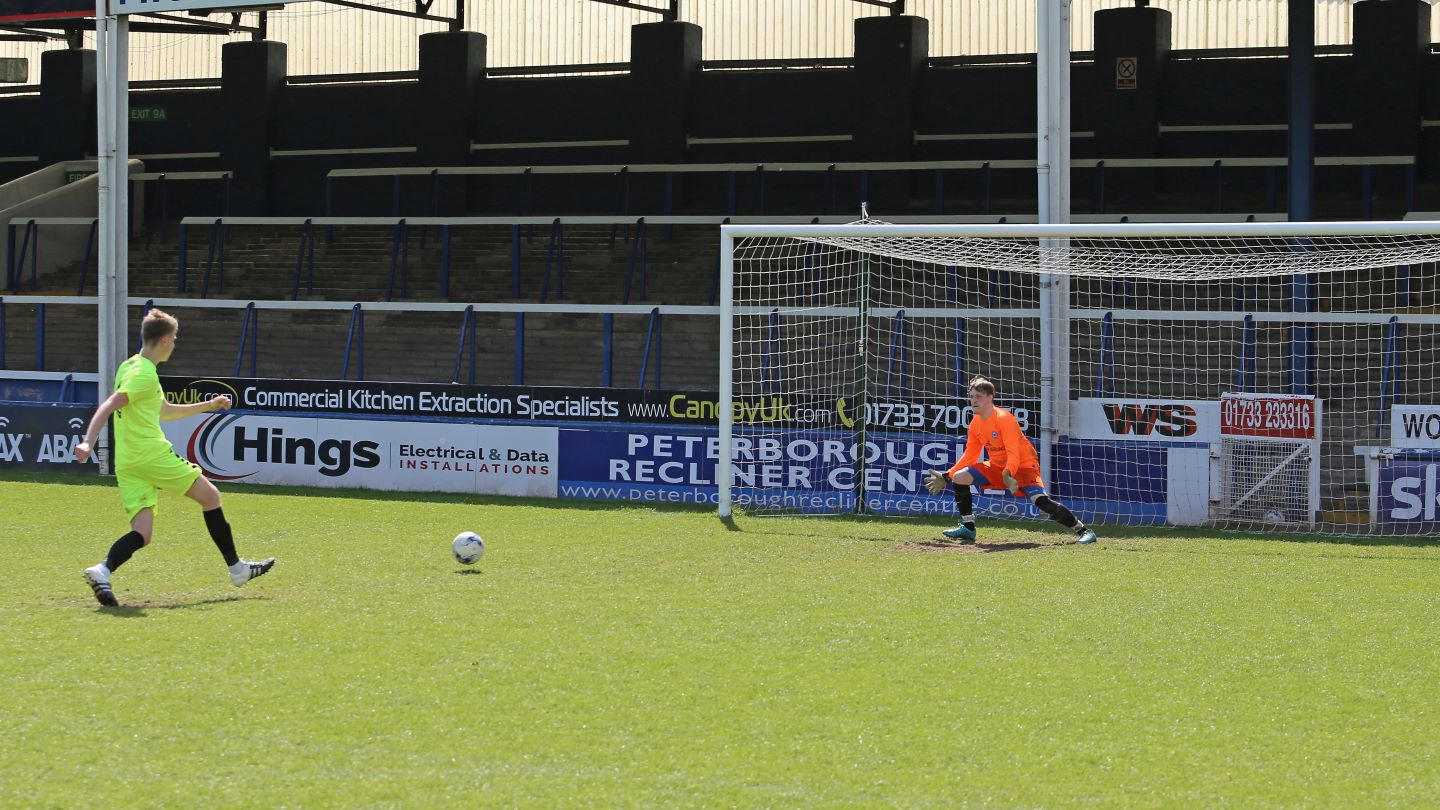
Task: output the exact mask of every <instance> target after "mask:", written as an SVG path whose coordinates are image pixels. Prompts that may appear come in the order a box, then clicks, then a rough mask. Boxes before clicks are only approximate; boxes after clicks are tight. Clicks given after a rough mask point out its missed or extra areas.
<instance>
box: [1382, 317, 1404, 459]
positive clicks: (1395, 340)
mask: <svg viewBox="0 0 1440 810" xmlns="http://www.w3.org/2000/svg"><path fill="white" fill-rule="evenodd" d="M1404 328H1405V327H1403V326H1401V324H1400V321H1399V319H1398V318H1396V317H1394V316H1393V315H1392V316H1391V317H1390V321H1389V323H1388V324H1386V326H1385V355H1384V359H1383V361H1382V363H1381V365H1380V410H1379V411H1378V412H1377V413H1376V414H1375V435H1376V436H1384V435H1385V423H1386V421H1387V420H1388V419H1389V418H1390V408H1391V406H1393V405H1394V404H1395V392H1396V390H1397V389H1398V388H1399V387H1400V372H1401V369H1402V365H1401V363H1400V362H1398V358H1399V355H1400V352H1401V347H1400V341H1401V339H1402V337H1403V334H1404Z"/></svg>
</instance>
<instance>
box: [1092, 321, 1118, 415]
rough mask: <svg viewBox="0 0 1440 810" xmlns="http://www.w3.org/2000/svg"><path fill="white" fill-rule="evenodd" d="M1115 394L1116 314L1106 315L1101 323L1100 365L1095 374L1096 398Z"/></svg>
mask: <svg viewBox="0 0 1440 810" xmlns="http://www.w3.org/2000/svg"><path fill="white" fill-rule="evenodd" d="M1114 393H1115V313H1114V312H1107V313H1105V319H1104V320H1102V321H1101V322H1100V363H1099V368H1098V369H1096V372H1095V396H1097V397H1104V396H1111V395H1113V394H1114Z"/></svg>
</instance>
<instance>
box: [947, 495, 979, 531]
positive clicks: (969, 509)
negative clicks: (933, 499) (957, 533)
mask: <svg viewBox="0 0 1440 810" xmlns="http://www.w3.org/2000/svg"><path fill="white" fill-rule="evenodd" d="M950 489H952V490H954V492H955V511H957V512H959V513H960V523H961V524H962V525H964V526H965V528H967V529H969V530H970V531H972V532H973V531H975V508H974V506H973V505H972V504H971V502H970V487H969V486H968V485H962V484H951V485H950Z"/></svg>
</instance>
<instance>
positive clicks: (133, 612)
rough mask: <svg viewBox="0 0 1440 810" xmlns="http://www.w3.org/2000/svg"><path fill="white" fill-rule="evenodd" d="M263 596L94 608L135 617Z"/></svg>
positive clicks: (153, 601) (146, 601) (136, 602)
mask: <svg viewBox="0 0 1440 810" xmlns="http://www.w3.org/2000/svg"><path fill="white" fill-rule="evenodd" d="M265 598H266V597H264V596H248V597H247V596H238V595H237V596H215V597H210V598H208V599H180V600H175V601H166V600H163V599H136V600H133V601H129V602H125V603H122V604H120V605H119V606H117V607H105V606H103V605H97V606H96V608H95V609H96V610H97V611H98V612H100V613H104V614H106V615H108V616H116V617H119V618H122V619H137V618H143V617H144V616H145V611H147V610H185V609H188V608H203V607H209V606H210V605H223V604H228V603H231V602H252V601H255V600H257V599H258V600H262V601H263V600H264V599H265Z"/></svg>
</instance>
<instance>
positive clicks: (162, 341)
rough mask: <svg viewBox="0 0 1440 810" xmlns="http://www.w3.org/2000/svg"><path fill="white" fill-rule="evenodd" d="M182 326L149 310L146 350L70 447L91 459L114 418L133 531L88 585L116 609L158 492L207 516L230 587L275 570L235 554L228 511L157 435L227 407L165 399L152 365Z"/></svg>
mask: <svg viewBox="0 0 1440 810" xmlns="http://www.w3.org/2000/svg"><path fill="white" fill-rule="evenodd" d="M179 334H180V324H179V322H178V321H176V320H175V318H174V316H172V315H169V314H167V313H165V312H161V311H160V310H158V309H152V310H150V312H149V313H147V314H146V315H145V319H144V320H143V321H142V322H141V324H140V337H141V339H142V340H143V341H144V347H143V348H142V349H141V350H140V353H139V354H136V355H134V356H132V357H130V358H129V359H128V360H126V361H125V362H123V363H121V364H120V367H119V368H118V369H116V370H115V393H113V394H111V395H110V396H109V397H108V398H107V399H106V400H105V401H104V402H101V403H100V407H98V408H96V409H95V415H94V416H92V417H90V426H89V428H87V429H86V431H85V440H84V441H82V442H80V443H79V444H77V445H75V460H76V461H80V462H84V461H85V460H87V459H88V458H90V454H91V453H92V452H93V448H94V447H95V439H96V438H97V437H99V435H100V429H101V428H103V427H104V426H105V422H106V420H108V419H109V418H110V415H111V414H112V413H113V414H114V415H115V428H114V431H113V433H114V435H113V436H112V437H111V444H112V445H113V446H114V468H115V480H116V483H118V484H119V485H120V502H121V503H122V504H123V505H124V507H125V517H126V518H127V519H128V520H129V521H130V531H129V532H128V533H127V534H126V535H125V536H123V537H121V538H120V539H119V540H116V541H115V544H114V545H113V546H111V547H110V553H109V554H108V555H106V557H105V560H104V561H103V562H100V563H97V564H96V565H92V566H90V567H89V568H86V569H85V573H84V576H85V581H86V582H87V583H89V585H90V589H91V590H92V591H94V592H95V599H96V600H98V601H99V602H100V604H102V605H106V606H109V607H115V606H116V605H118V604H119V602H118V601H117V600H116V599H115V592H114V591H113V590H112V589H111V587H110V575H111V574H112V573H114V571H115V569H117V568H119V567H120V566H121V565H123V564H124V563H125V561H126V560H128V559H130V556H131V555H133V554H134V553H135V552H136V551H139V550H140V549H141V548H144V547H145V546H148V545H150V536H151V534H152V533H153V532H154V530H155V506H156V491H157V490H161V489H163V490H165V491H166V492H177V493H182V494H184V495H185V497H187V498H190V499H191V500H193V501H195V502H196V503H198V504H200V508H201V509H203V510H204V514H205V528H206V529H208V530H209V531H210V539H212V540H214V541H215V546H216V547H217V548H219V549H220V554H221V556H223V557H224V558H225V564H226V565H227V566H229V567H230V581H231V582H233V583H234V584H235V587H237V588H238V587H240V586H241V585H244V584H245V583H246V582H249V581H250V580H252V579H254V578H256V577H258V576H260V575H262V574H264V573H265V572H266V571H269V570H270V567H271V566H273V565H274V564H275V558H274V557H271V558H269V559H267V560H264V561H261V562H248V561H246V560H242V559H240V557H239V555H237V554H236V553H235V539H234V537H233V536H232V535H231V533H230V524H229V523H227V522H226V521H225V512H224V511H223V510H222V509H221V508H220V491H219V490H217V489H216V488H215V485H214V484H212V483H210V481H209V480H208V479H206V478H205V476H204V475H202V474H201V471H200V468H199V467H197V466H195V465H194V464H191V463H190V462H188V461H186V460H185V459H183V458H181V457H179V456H178V455H176V454H175V448H174V447H173V446H172V445H171V444H170V440H169V439H167V438H165V433H164V431H162V430H161V429H160V420H161V419H165V420H170V419H180V418H183V417H186V416H191V415H193V414H197V413H205V412H207V411H219V410H225V409H226V408H229V407H230V398H229V397H227V396H216V397H212V398H210V399H209V400H207V401H205V402H197V403H195V404H193V405H174V404H171V403H170V402H167V401H166V400H165V392H164V390H163V389H161V387H160V376H159V374H158V373H157V371H156V368H155V367H156V366H157V365H159V364H160V363H163V362H165V361H166V360H169V359H170V355H171V354H173V353H174V351H175V340H176V338H177V337H178V336H179Z"/></svg>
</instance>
